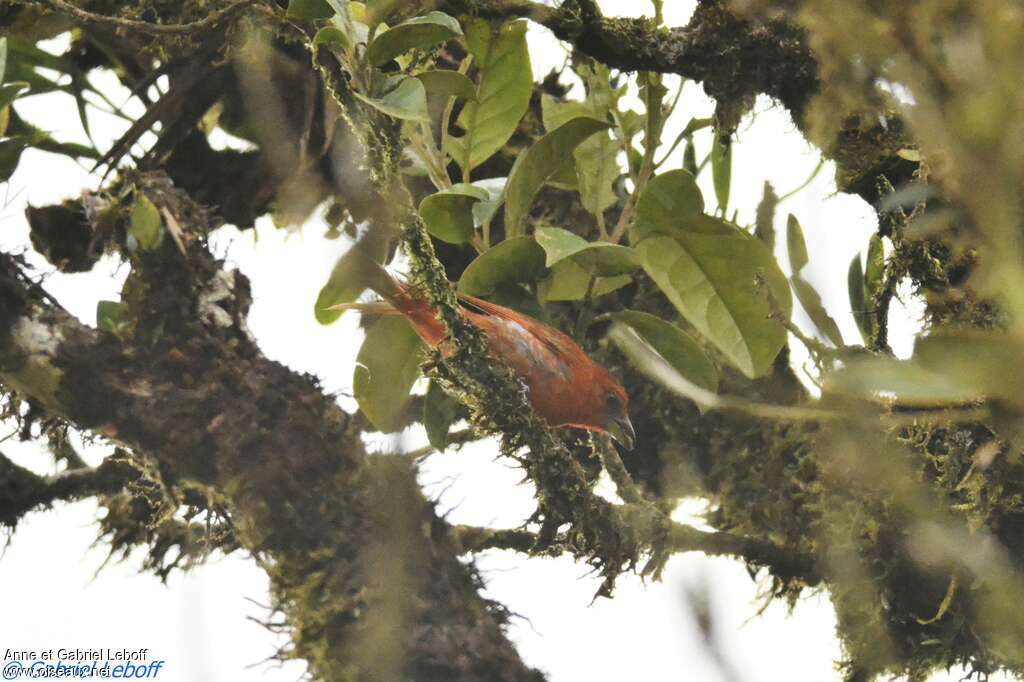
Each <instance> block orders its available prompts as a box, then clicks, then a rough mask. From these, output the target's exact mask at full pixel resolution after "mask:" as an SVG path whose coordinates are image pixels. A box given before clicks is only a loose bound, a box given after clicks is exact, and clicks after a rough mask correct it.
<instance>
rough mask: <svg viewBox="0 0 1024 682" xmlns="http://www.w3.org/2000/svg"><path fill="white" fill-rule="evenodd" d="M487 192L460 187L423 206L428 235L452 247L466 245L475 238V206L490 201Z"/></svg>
mask: <svg viewBox="0 0 1024 682" xmlns="http://www.w3.org/2000/svg"><path fill="white" fill-rule="evenodd" d="M489 198H490V195H489V194H488V192H487V191H486V190H484V189H481V188H479V187H474V186H473V185H464V184H461V183H459V184H457V185H453V186H452V187H451V189H447V190H444V191H442V192H436V193H434V194H431V195H430V196H428V197H426V198H424V199H423V201H421V202H420V217H421V218H423V222H424V223H425V224H426V226H427V231H428V232H429V233H430V234H432V235H434V236H435V237H437V238H438V239H440V240H441V241H445V242H448V243H449V244H464V243H466V242H468V241H469V239H470V237H472V236H473V225H474V224H473V205H474V204H476V203H477V202H478V201H481V200H485V199H489Z"/></svg>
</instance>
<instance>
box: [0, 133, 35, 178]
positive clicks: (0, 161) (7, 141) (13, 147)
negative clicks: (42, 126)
mask: <svg viewBox="0 0 1024 682" xmlns="http://www.w3.org/2000/svg"><path fill="white" fill-rule="evenodd" d="M28 142H29V140H28V139H26V138H25V137H23V136H21V135H16V136H13V137H5V138H2V139H0V182H6V181H7V180H9V179H10V178H11V176H12V175H14V171H15V169H16V168H17V167H18V161H20V160H21V153H22V152H23V151H25V148H26V147H27V146H28Z"/></svg>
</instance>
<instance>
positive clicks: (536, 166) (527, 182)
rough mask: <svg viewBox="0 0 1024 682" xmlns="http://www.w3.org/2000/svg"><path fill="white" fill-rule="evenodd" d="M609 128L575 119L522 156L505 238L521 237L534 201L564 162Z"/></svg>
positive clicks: (508, 200) (508, 199) (509, 197)
mask: <svg viewBox="0 0 1024 682" xmlns="http://www.w3.org/2000/svg"><path fill="white" fill-rule="evenodd" d="M609 127H610V126H609V125H608V124H607V123H605V122H604V121H598V120H597V119H593V118H588V117H579V118H574V119H572V120H570V121H567V122H566V123H564V124H562V125H561V126H559V127H558V128H556V129H554V130H552V131H551V132H550V133H548V134H546V135H545V136H544V137H542V138H540V139H539V140H537V141H536V142H535V143H533V144H532V145H531V146H530V147H529V148H528V149H527V150H526V151H525V152H523V153H522V154H520V155H519V158H518V159H516V162H515V164H514V165H513V166H512V172H511V173H510V174H509V176H508V186H507V187H506V189H505V234H506V235H508V236H510V237H515V236H518V235H519V234H520V233H521V230H520V228H521V227H522V222H523V220H524V219H525V217H526V215H527V213H528V212H529V210H530V205H531V204H532V203H533V198H534V196H535V195H536V194H537V192H538V191H539V190H540V188H541V187H543V186H544V183H545V181H547V179H548V178H549V177H551V174H552V173H553V172H554V171H555V170H556V169H557V168H558V167H559V165H560V163H561V162H562V160H563V159H565V158H567V157H571V156H572V151H573V150H574V149H575V148H576V145H578V144H579V143H580V142H582V141H583V140H585V139H587V138H588V137H590V136H591V135H593V134H594V133H596V132H598V131H600V130H606V129H607V128H609Z"/></svg>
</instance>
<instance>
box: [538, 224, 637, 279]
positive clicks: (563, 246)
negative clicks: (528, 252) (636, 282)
mask: <svg viewBox="0 0 1024 682" xmlns="http://www.w3.org/2000/svg"><path fill="white" fill-rule="evenodd" d="M534 237H535V238H536V239H537V243H538V244H540V245H541V248H543V249H544V253H545V256H546V260H545V265H546V266H547V267H549V268H550V267H552V266H553V265H554V264H555V263H558V262H559V261H562V260H564V259H566V258H572V260H573V261H575V262H576V264H577V265H579V266H580V267H582V268H583V269H584V270H586V271H587V272H589V273H591V274H595V275H598V276H600V277H614V276H617V275H625V274H628V273H630V272H633V271H634V270H636V269H637V268H638V267H640V262H639V260H638V259H637V257H636V253H635V252H634V251H633V249H631V248H629V247H626V246H620V245H618V244H610V243H608V242H588V241H587V240H586V239H584V238H583V237H580V236H579V235H577V234H573V233H572V232H569V231H568V230H563V229H562V228H560V227H538V228H537V229H536V230H535V231H534Z"/></svg>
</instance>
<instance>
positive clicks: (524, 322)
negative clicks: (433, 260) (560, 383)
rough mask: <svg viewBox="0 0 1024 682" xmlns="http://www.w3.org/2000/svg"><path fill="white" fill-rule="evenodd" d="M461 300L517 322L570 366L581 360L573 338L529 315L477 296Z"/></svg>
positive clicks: (465, 297) (484, 312)
mask: <svg viewBox="0 0 1024 682" xmlns="http://www.w3.org/2000/svg"><path fill="white" fill-rule="evenodd" d="M459 300H460V301H461V302H462V303H463V304H464V305H466V304H468V306H469V307H472V308H476V309H477V310H478V311H479V312H481V313H483V314H485V315H491V316H493V317H498V318H501V319H503V320H509V321H511V322H515V323H516V324H518V325H520V326H521V327H523V328H525V329H526V330H527V331H528V332H530V334H532V335H533V336H534V338H536V339H537V340H538V341H539V342H541V343H542V344H544V346H546V347H547V348H548V349H549V350H550V351H551V352H552V353H555V354H556V355H557V356H559V358H561V359H562V360H564V361H566V362H568V363H570V364H574V363H575V362H576V361H577V360H578V359H579V355H580V354H582V353H583V351H582V350H581V349H580V347H579V346H578V345H576V342H575V341H573V340H572V339H571V338H569V337H568V336H566V335H565V334H563V333H562V332H560V331H558V330H557V329H555V328H553V327H550V326H548V325H546V324H544V323H543V322H540V321H538V320H535V319H533V318H532V317H530V316H528V315H523V314H521V313H517V312H516V311H514V310H512V309H511V308H506V307H505V306H503V305H498V304H497V303H491V302H490V301H485V300H484V299H482V298H477V297H476V296H469V295H468V294H459Z"/></svg>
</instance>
